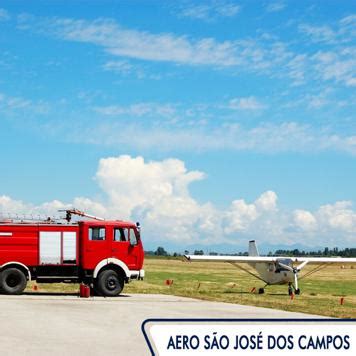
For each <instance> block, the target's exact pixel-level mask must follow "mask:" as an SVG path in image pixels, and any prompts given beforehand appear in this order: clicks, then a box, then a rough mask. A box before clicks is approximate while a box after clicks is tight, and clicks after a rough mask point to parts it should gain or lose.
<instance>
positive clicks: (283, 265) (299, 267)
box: [278, 261, 308, 294]
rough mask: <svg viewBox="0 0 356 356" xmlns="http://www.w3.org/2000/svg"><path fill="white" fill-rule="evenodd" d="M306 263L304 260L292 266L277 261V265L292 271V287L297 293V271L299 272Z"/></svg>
mask: <svg viewBox="0 0 356 356" xmlns="http://www.w3.org/2000/svg"><path fill="white" fill-rule="evenodd" d="M307 263H308V261H304V262H302V263H301V264H300V265H299V266H296V267H292V266H288V265H286V264H284V263H282V262H279V261H278V265H279V266H281V267H282V268H285V269H286V270H288V271H290V272H293V273H294V288H295V291H296V293H297V294H299V293H300V292H299V288H298V272H300V271H301V270H302V269H303V268H304V267H305V266H306V265H307Z"/></svg>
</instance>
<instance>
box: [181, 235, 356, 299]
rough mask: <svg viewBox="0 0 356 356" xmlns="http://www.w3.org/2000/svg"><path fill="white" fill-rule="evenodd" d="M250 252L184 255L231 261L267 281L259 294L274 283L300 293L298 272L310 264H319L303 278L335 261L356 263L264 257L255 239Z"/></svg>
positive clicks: (319, 259) (194, 258)
mask: <svg viewBox="0 0 356 356" xmlns="http://www.w3.org/2000/svg"><path fill="white" fill-rule="evenodd" d="M248 254H249V255H248V256H206V255H185V256H184V257H185V258H187V259H188V260H189V261H222V262H228V263H231V264H233V265H234V266H236V267H238V268H240V269H241V270H243V271H244V272H247V273H249V274H251V275H252V276H254V277H255V278H257V279H259V280H261V281H263V282H265V283H266V285H265V286H264V287H263V288H259V290H258V293H259V294H263V293H264V289H265V288H266V287H267V286H269V285H274V284H288V293H289V295H291V294H293V289H294V293H295V294H300V289H299V287H298V274H299V272H300V271H301V270H302V269H303V268H304V267H305V266H306V265H308V264H309V265H311V264H313V265H317V266H316V267H315V268H314V269H312V270H310V271H309V272H307V273H306V274H305V275H303V276H301V278H304V277H307V276H310V275H311V274H313V273H315V272H317V271H320V270H321V269H323V268H324V267H326V266H328V265H331V264H333V263H339V264H344V263H356V258H341V257H282V256H278V257H273V256H271V257H262V256H260V255H259V253H258V249H257V245H256V242H255V240H252V241H250V242H249V248H248ZM240 263H247V264H249V265H250V266H251V267H253V268H254V269H255V270H256V272H257V274H256V273H253V272H251V271H249V270H248V269H247V268H245V267H242V266H241V265H240ZM299 279H300V278H299Z"/></svg>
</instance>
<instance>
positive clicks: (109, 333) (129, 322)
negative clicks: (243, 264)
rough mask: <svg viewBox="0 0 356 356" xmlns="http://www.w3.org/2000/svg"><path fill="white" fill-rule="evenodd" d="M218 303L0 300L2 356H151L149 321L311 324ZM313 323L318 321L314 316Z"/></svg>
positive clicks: (125, 298)
mask: <svg viewBox="0 0 356 356" xmlns="http://www.w3.org/2000/svg"><path fill="white" fill-rule="evenodd" d="M307 317H312V316H311V315H307V314H302V313H290V312H284V311H279V310H273V309H266V308H257V307H251V306H243V305H236V304H228V303H219V302H206V301H200V300H196V299H190V298H183V297H176V296H168V295H149V294H131V295H122V296H120V297H118V298H101V297H94V298H89V299H80V298H78V297H76V296H68V295H66V296H53V295H45V294H42V295H22V296H6V295H0V352H1V355H2V356H4V355H49V354H51V355H87V356H88V355H146V354H147V355H148V354H149V352H148V348H147V346H146V342H145V340H144V337H143V335H142V333H141V324H142V322H143V321H144V320H145V319H148V318H307ZM313 317H315V316H313Z"/></svg>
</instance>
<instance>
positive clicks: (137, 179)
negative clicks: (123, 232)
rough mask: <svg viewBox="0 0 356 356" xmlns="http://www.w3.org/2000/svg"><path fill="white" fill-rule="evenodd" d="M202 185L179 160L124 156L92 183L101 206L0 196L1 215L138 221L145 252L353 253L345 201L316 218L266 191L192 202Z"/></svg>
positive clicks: (354, 221) (352, 215) (106, 164)
mask: <svg viewBox="0 0 356 356" xmlns="http://www.w3.org/2000/svg"><path fill="white" fill-rule="evenodd" d="M204 178H205V174H204V173H203V172H201V171H196V170H189V169H187V167H186V166H185V163H184V162H183V161H181V160H179V159H174V158H169V159H165V160H162V161H145V159H144V158H143V157H140V156H138V157H131V156H128V155H122V156H118V157H108V158H103V159H101V160H100V162H99V167H98V170H97V173H96V176H95V179H96V181H97V183H98V185H99V186H100V188H101V190H102V192H103V194H102V197H101V199H98V198H96V199H94V198H90V197H80V196H79V197H77V198H75V199H73V201H72V202H61V201H59V200H54V201H51V202H46V203H43V204H40V205H34V204H31V203H25V202H22V201H20V200H14V199H12V198H11V197H9V196H6V195H2V196H0V214H1V215H2V216H3V217H4V218H7V217H8V215H7V214H8V213H10V214H12V216H13V215H14V214H17V215H18V217H19V218H22V215H21V214H27V215H32V216H33V217H35V218H36V217H37V216H38V215H41V217H42V218H46V217H47V216H58V215H59V214H58V210H59V209H66V208H70V207H76V208H78V209H80V210H84V211H87V212H89V213H92V214H95V215H98V216H103V217H106V218H112V219H129V220H133V221H137V220H138V221H140V222H141V223H142V225H143V227H144V229H143V231H144V239H145V241H146V242H147V244H149V245H151V246H152V245H153V246H154V245H157V244H163V245H164V244H168V245H169V243H174V244H176V245H179V246H182V250H183V249H184V247H185V246H188V245H189V244H197V243H200V244H205V245H207V246H209V245H210V244H215V245H216V244H223V243H232V244H240V245H244V244H245V242H246V241H247V240H248V239H250V238H256V239H257V240H258V241H259V242H261V243H274V244H295V243H303V244H304V245H306V246H311V247H313V246H320V245H324V246H327V245H328V244H329V245H330V246H345V245H346V246H351V245H352V244H353V243H355V242H356V239H355V232H356V212H355V210H353V208H352V203H351V202H348V201H340V202H335V203H334V204H327V205H322V206H320V207H319V208H318V209H316V211H314V212H311V211H308V210H305V209H297V210H294V211H288V210H285V209H284V210H281V209H280V208H279V207H278V204H277V202H278V196H277V194H276V193H275V192H274V191H271V190H269V191H266V192H264V193H262V194H261V195H260V196H258V197H257V198H256V199H255V200H254V201H253V202H248V201H246V200H245V199H242V198H237V199H234V200H233V201H232V202H231V204H230V206H228V207H227V208H225V209H224V208H217V207H216V206H215V205H214V204H213V203H211V202H203V203H202V202H198V201H197V200H196V199H194V198H193V197H192V195H191V193H190V191H189V188H190V185H191V184H193V183H194V184H196V183H197V182H199V181H200V180H202V179H204Z"/></svg>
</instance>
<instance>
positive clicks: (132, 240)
mask: <svg viewBox="0 0 356 356" xmlns="http://www.w3.org/2000/svg"><path fill="white" fill-rule="evenodd" d="M130 243H131V244H132V245H137V236H136V234H135V230H134V229H130Z"/></svg>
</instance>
